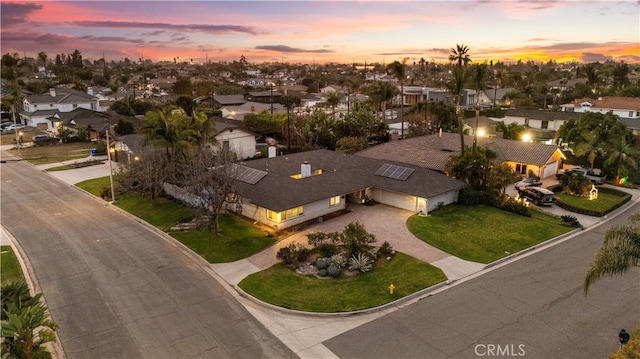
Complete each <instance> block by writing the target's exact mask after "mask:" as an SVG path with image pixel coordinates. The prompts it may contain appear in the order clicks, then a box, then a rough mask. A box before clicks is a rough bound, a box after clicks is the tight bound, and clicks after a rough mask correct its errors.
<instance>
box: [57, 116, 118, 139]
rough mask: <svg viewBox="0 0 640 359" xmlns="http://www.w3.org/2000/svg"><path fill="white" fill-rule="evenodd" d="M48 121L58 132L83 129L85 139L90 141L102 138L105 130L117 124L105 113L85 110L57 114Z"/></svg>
mask: <svg viewBox="0 0 640 359" xmlns="http://www.w3.org/2000/svg"><path fill="white" fill-rule="evenodd" d="M50 119H51V121H52V122H53V123H54V124H55V127H56V128H57V129H59V130H62V129H68V130H71V131H73V132H76V131H77V130H78V129H79V128H85V129H86V130H87V137H88V138H89V140H92V141H93V140H98V139H100V138H102V135H103V134H104V132H105V130H106V129H107V128H109V126H112V125H114V124H116V123H117V122H118V120H117V119H115V118H114V117H112V116H111V115H109V114H108V113H106V112H98V111H92V110H87V109H85V108H77V109H75V110H73V111H70V112H57V113H56V114H55V115H53V116H52V117H51V118H50Z"/></svg>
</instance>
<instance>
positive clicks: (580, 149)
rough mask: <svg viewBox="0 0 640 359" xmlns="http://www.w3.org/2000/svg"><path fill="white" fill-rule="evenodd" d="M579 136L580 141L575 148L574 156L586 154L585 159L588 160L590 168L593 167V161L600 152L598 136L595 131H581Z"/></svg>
mask: <svg viewBox="0 0 640 359" xmlns="http://www.w3.org/2000/svg"><path fill="white" fill-rule="evenodd" d="M581 137H582V142H580V143H578V144H577V145H576V148H575V150H576V156H578V157H580V156H587V161H589V164H590V166H591V169H593V163H594V162H595V161H596V158H597V157H598V155H600V153H601V152H602V149H601V148H600V147H599V144H600V142H601V141H600V137H599V136H598V135H597V133H596V132H595V131H591V132H586V133H583V134H582V136H581Z"/></svg>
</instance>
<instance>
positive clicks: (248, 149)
mask: <svg viewBox="0 0 640 359" xmlns="http://www.w3.org/2000/svg"><path fill="white" fill-rule="evenodd" d="M216 129H217V130H218V134H217V135H216V141H217V142H218V145H219V146H220V147H222V148H225V149H230V150H232V151H233V152H234V153H235V154H236V156H237V158H238V159H241V160H242V159H247V158H252V157H254V156H255V155H256V135H255V134H253V133H251V132H248V131H245V130H243V129H242V128H241V127H240V125H239V123H238V121H233V120H232V121H229V120H227V121H224V120H219V121H216Z"/></svg>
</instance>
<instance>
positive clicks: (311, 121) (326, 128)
mask: <svg viewBox="0 0 640 359" xmlns="http://www.w3.org/2000/svg"><path fill="white" fill-rule="evenodd" d="M338 123H341V124H343V123H347V121H338ZM335 125H336V121H333V119H332V118H331V117H330V116H329V115H327V114H326V113H325V112H324V111H320V110H315V111H313V112H311V114H309V116H307V117H306V118H305V119H304V122H303V123H302V124H301V126H299V129H298V130H297V133H298V137H299V141H300V144H301V147H305V148H326V149H330V150H333V149H335V148H336V141H337V138H338V136H337V135H336V130H335Z"/></svg>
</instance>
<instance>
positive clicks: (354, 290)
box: [238, 253, 446, 313]
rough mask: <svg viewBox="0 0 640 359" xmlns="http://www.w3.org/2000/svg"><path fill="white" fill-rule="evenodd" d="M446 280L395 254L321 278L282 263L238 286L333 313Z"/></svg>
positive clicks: (283, 303)
mask: <svg viewBox="0 0 640 359" xmlns="http://www.w3.org/2000/svg"><path fill="white" fill-rule="evenodd" d="M383 261H384V260H383ZM445 280H446V276H445V274H444V273H443V272H442V270H440V269H439V268H436V267H434V266H432V265H430V264H428V263H425V262H422V261H419V260H417V259H415V258H413V257H411V256H408V255H406V254H403V253H396V255H395V258H394V259H393V260H391V261H390V262H386V261H385V263H383V264H382V265H376V267H375V268H374V269H373V270H372V271H371V272H369V273H364V274H359V275H357V276H355V277H346V278H337V279H328V278H323V279H320V278H316V277H313V276H304V275H300V274H296V273H295V272H293V271H292V270H290V269H288V268H287V267H285V266H284V265H283V264H281V263H280V264H276V265H274V266H272V267H270V268H268V269H266V270H264V271H261V272H258V273H254V274H251V275H250V276H248V277H246V278H245V279H243V280H242V281H241V282H240V283H239V284H238V286H239V287H240V288H242V290H244V291H245V292H247V293H248V294H250V295H252V296H254V297H256V298H258V299H260V300H262V301H264V302H267V303H271V304H273V305H276V306H279V307H284V308H289V309H294V310H300V311H306V312H325V313H333V312H348V311H354V310H362V309H367V308H374V307H377V306H380V305H383V304H386V303H389V302H392V301H394V300H397V299H399V298H402V297H405V296H407V295H409V294H412V293H415V292H417V291H419V290H421V289H424V288H428V287H430V286H433V285H435V284H437V283H440V282H443V281H445ZM391 284H393V285H394V287H395V288H394V292H393V294H390V293H389V285H391Z"/></svg>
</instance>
